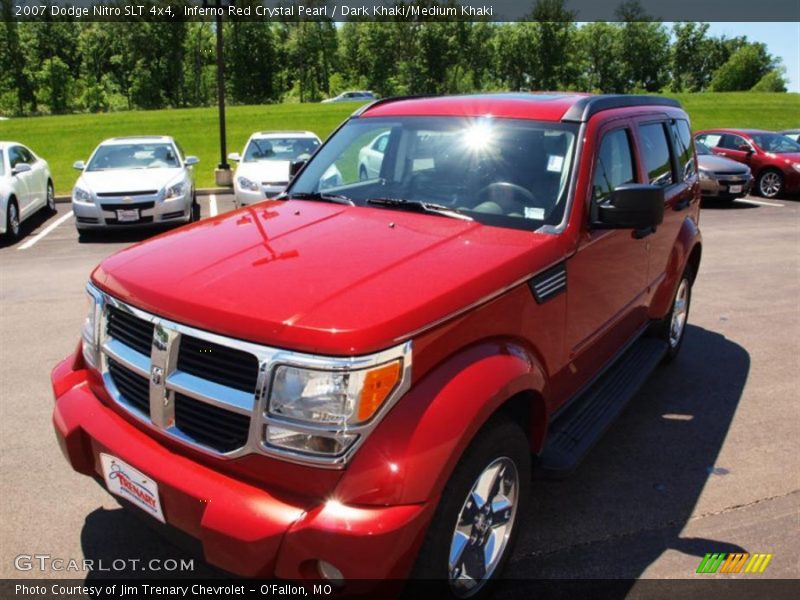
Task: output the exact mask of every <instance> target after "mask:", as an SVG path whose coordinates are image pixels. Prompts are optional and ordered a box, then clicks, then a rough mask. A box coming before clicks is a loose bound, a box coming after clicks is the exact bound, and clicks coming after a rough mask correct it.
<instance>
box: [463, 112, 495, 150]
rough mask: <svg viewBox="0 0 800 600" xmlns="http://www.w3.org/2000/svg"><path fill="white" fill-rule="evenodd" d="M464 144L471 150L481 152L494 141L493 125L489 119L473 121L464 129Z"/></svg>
mask: <svg viewBox="0 0 800 600" xmlns="http://www.w3.org/2000/svg"><path fill="white" fill-rule="evenodd" d="M463 141H464V145H465V146H466V147H467V148H469V149H470V150H471V151H473V152H481V151H483V150H486V149H487V148H489V147H491V146H492V144H493V143H494V141H495V140H494V127H493V126H492V121H491V119H481V120H479V121H475V122H474V123H472V124H471V125H470V126H469V127H467V128H466V129H465V130H464V137H463Z"/></svg>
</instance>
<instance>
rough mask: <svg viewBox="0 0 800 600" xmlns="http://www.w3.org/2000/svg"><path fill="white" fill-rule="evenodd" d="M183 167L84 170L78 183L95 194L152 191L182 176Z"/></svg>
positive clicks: (159, 189)
mask: <svg viewBox="0 0 800 600" xmlns="http://www.w3.org/2000/svg"><path fill="white" fill-rule="evenodd" d="M182 172H183V169H180V168H175V169H112V170H109V171H84V172H83V175H81V176H80V179H78V183H77V184H76V185H77V186H79V187H83V188H88V191H90V192H93V193H95V194H114V193H121V192H125V193H128V194H130V193H131V192H145V191H146V192H152V191H153V190H155V191H157V192H158V191H161V189H162V188H164V187H165V186H167V185H168V184H170V183H172V182H173V181H174V180H175V179H177V178H178V177H180V175H181V173H182Z"/></svg>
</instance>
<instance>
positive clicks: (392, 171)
mask: <svg viewBox="0 0 800 600" xmlns="http://www.w3.org/2000/svg"><path fill="white" fill-rule="evenodd" d="M576 131H577V126H576V125H573V124H562V123H542V122H536V121H526V120H517V119H499V118H463V117H398V118H371V117H365V118H355V119H352V120H350V121H349V122H348V123H347V124H346V125H345V126H344V127H343V128H342V129H341V130H339V132H338V133H336V135H335V136H334V137H333V138H331V139H330V140H329V141H328V142H327V143H326V144H325V146H323V147H322V148H321V149H320V151H319V152H318V153H317V154H316V155H315V156H314V159H313V160H312V161H311V162H310V163H309V164H308V165H307V167H306V168H305V169H304V170H303V171H302V173H301V174H300V175H299V176H298V177H297V179H295V181H294V182H293V184H292V185H291V188H290V189H289V190H288V194H289V196H290V197H291V196H292V195H293V194H299V195H305V196H307V195H308V194H319V192H326V193H329V194H337V195H340V196H344V197H346V198H348V199H349V200H352V201H353V202H354V203H355V204H356V205H359V206H363V205H369V206H376V207H383V208H393V209H397V208H410V207H411V204H412V203H426V204H429V205H435V207H436V208H437V209H438V214H444V215H447V214H452V213H458V214H461V215H463V216H468V217H470V218H472V219H474V220H475V221H479V222H481V223H485V224H490V225H501V226H507V227H518V228H523V229H536V228H538V227H541V225H542V224H543V223H548V224H555V223H558V222H560V220H561V215H562V214H563V210H564V204H565V198H566V194H567V182H568V181H569V176H570V173H571V169H572V166H571V165H572V158H573V153H574V147H575V138H576ZM330 172H337V173H338V174H339V176H338V177H337V178H330V177H328V176H327V174H329V173H330ZM331 182H334V183H335V185H331ZM387 200H389V201H390V202H387ZM376 201H377V202H376ZM398 201H403V202H402V203H400V202H398ZM443 209H446V210H443ZM447 211H452V212H450V213H448V212H447Z"/></svg>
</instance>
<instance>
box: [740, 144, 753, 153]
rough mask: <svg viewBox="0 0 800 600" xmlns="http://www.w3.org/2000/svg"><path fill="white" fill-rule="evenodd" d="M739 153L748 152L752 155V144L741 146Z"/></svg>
mask: <svg viewBox="0 0 800 600" xmlns="http://www.w3.org/2000/svg"><path fill="white" fill-rule="evenodd" d="M739 152H747V153H748V154H752V153H753V148H752V147H751V146H750V144H741V145H740V146H739Z"/></svg>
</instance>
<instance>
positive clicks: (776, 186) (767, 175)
mask: <svg viewBox="0 0 800 600" xmlns="http://www.w3.org/2000/svg"><path fill="white" fill-rule="evenodd" d="M783 185H784V183H783V173H781V172H780V171H776V170H775V169H766V170H764V171H762V173H761V175H759V176H758V184H757V187H758V193H759V194H761V195H762V196H764V198H777V197H778V196H780V195H781V194H782V193H783Z"/></svg>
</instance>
